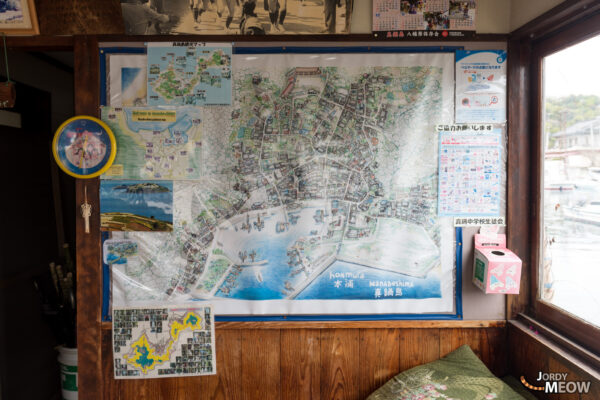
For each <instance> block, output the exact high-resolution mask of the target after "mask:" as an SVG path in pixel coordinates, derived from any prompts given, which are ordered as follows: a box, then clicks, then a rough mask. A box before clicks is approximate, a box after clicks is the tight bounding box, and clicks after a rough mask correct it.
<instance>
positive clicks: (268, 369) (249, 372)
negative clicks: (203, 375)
mask: <svg viewBox="0 0 600 400" xmlns="http://www.w3.org/2000/svg"><path fill="white" fill-rule="evenodd" d="M241 334H242V354H241V359H242V379H241V381H240V382H241V385H242V398H243V399H264V400H270V399H279V398H280V390H279V389H280V387H279V384H280V380H281V379H280V371H281V369H280V359H279V355H280V354H279V351H280V346H281V343H280V331H279V330H277V329H275V330H261V329H248V330H244V331H242V332H241ZM223 351H227V350H225V349H224V350H223ZM217 368H218V366H217ZM237 384H238V385H239V384H240V383H237Z"/></svg>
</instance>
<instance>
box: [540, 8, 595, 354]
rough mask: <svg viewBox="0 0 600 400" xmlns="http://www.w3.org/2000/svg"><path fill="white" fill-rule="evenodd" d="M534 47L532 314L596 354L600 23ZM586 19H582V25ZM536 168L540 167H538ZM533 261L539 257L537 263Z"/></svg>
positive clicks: (541, 42) (577, 27)
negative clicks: (536, 163) (535, 137)
mask: <svg viewBox="0 0 600 400" xmlns="http://www.w3.org/2000/svg"><path fill="white" fill-rule="evenodd" d="M596 19H597V18H590V19H589V20H588V21H587V22H588V23H589V24H590V27H591V29H590V28H589V27H588V28H587V29H584V27H583V26H581V25H578V26H576V27H571V28H568V29H566V30H564V31H562V32H560V34H558V35H554V36H550V37H548V38H546V39H543V40H540V41H539V42H537V43H534V45H533V60H534V63H533V65H532V79H533V82H534V83H536V82H537V83H538V85H535V84H534V89H533V99H532V100H533V102H532V106H533V110H539V111H538V113H537V116H539V120H537V121H536V120H535V118H534V121H533V122H534V123H533V126H534V130H535V131H537V133H538V135H539V136H538V138H539V142H538V143H539V146H536V151H539V153H538V154H539V169H537V170H534V172H533V173H534V174H537V173H539V176H538V177H537V178H536V179H538V181H537V182H538V185H536V186H537V187H538V188H539V189H538V192H537V193H538V194H539V202H538V203H537V204H536V206H537V207H538V210H539V211H538V213H537V214H538V215H539V220H538V223H539V225H538V226H539V230H538V235H537V236H538V237H537V243H538V244H539V246H538V251H537V254H536V255H535V256H534V257H533V258H532V261H534V264H533V266H534V268H535V267H537V270H535V271H534V274H533V282H534V284H535V285H536V286H535V288H536V289H537V292H536V293H534V296H535V297H533V298H532V300H533V306H534V307H533V308H534V311H535V316H536V318H537V319H539V320H540V321H542V322H545V323H548V324H549V325H551V326H553V327H554V328H555V329H556V330H558V331H560V332H562V333H563V334H565V335H566V336H568V337H570V338H572V339H574V340H575V341H577V342H579V343H581V344H583V345H584V346H585V347H586V348H588V349H590V350H592V351H594V352H596V353H597V354H600V340H599V338H600V75H599V74H598V73H597V71H598V69H597V64H598V60H600V24H598V23H597V21H596ZM585 25H587V24H585ZM538 171H541V173H540V172H538ZM536 259H537V262H535V261H536Z"/></svg>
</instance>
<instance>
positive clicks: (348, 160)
mask: <svg viewBox="0 0 600 400" xmlns="http://www.w3.org/2000/svg"><path fill="white" fill-rule="evenodd" d="M244 50H246V49H244ZM311 50H314V49H311ZM255 51H256V53H252V52H250V54H234V56H233V58H234V62H233V65H234V68H233V74H232V79H233V81H234V82H235V84H234V90H233V104H232V105H231V106H204V107H190V108H193V109H195V110H199V111H196V112H188V111H186V107H176V108H174V109H173V110H175V112H176V113H177V117H174V118H173V119H172V120H169V118H164V119H161V120H160V121H158V122H156V121H153V120H152V118H149V119H146V120H144V119H143V118H142V119H140V118H139V115H140V114H139V111H143V110H145V112H148V110H152V108H145V109H143V110H142V109H139V108H137V109H136V108H123V109H115V108H111V107H103V109H102V118H103V120H104V121H105V122H107V123H108V124H109V125H110V126H111V128H112V129H113V131H114V133H115V136H116V138H117V142H118V143H120V142H119V140H120V139H119V138H121V140H122V139H123V138H128V139H127V140H125V142H127V143H129V145H130V146H129V147H127V146H125V147H119V148H120V150H119V151H125V152H127V154H131V155H132V156H131V157H123V158H121V160H122V161H120V163H122V166H121V167H119V168H120V170H121V172H122V175H120V176H119V177H118V179H122V180H139V181H143V180H145V179H151V177H150V178H149V177H148V175H147V171H145V170H143V168H140V167H141V166H142V165H143V163H144V160H147V158H146V157H147V156H148V154H146V152H147V150H148V148H152V151H153V154H154V153H156V154H160V156H161V157H165V159H166V160H168V159H169V157H170V156H175V157H176V158H177V156H178V155H179V154H182V152H184V154H185V155H186V157H182V162H181V163H179V164H177V166H176V168H174V169H173V168H170V169H165V170H161V171H156V170H153V171H152V172H153V173H158V174H161V177H163V178H166V179H170V180H172V182H173V230H172V231H171V232H168V231H163V232H160V231H154V232H141V231H129V232H128V231H112V232H111V241H112V242H109V243H113V244H120V245H119V246H112V250H111V251H112V253H113V254H105V255H106V256H107V257H106V260H105V261H106V262H107V263H109V264H110V265H111V273H112V294H113V297H112V301H113V304H115V305H116V306H131V305H144V304H149V303H153V302H160V303H169V304H177V303H180V302H186V301H189V300H201V301H209V302H210V303H211V304H213V307H214V311H215V313H216V314H217V315H219V316H220V318H230V319H236V318H237V319H240V318H241V319H244V318H248V317H250V318H251V319H252V318H259V319H260V318H263V319H269V318H274V319H278V318H283V317H282V316H286V318H287V319H294V318H296V319H381V318H386V319H389V318H392V319H394V318H440V319H451V318H459V317H460V314H461V312H460V304H459V303H460V292H457V283H456V282H457V279H456V274H457V273H459V272H458V271H459V269H458V270H457V268H459V267H460V266H455V259H456V254H458V252H459V250H458V246H456V247H455V236H454V229H453V226H452V219H451V218H438V216H437V169H438V163H437V155H438V152H437V146H438V141H437V137H434V136H433V135H431V134H429V132H431V131H432V130H435V126H437V125H438V124H439V123H444V122H446V123H450V122H451V121H452V117H453V115H454V110H453V103H454V91H453V89H454V85H453V76H454V54H453V52H445V53H415V54H404V53H394V54H389V53H369V54H368V56H366V54H361V53H353V54H340V53H308V54H296V53H295V54H264V52H265V50H264V49H256V50H255ZM365 51H366V50H365ZM245 53H248V52H247V51H245ZM292 110H294V112H292ZM179 113H181V115H179ZM198 113H199V114H198ZM224 115H227V116H231V118H223V116H224ZM117 121H119V122H117ZM194 121H196V123H194ZM170 132H180V133H181V138H183V140H180V141H176V140H175V141H171V142H168V143H167V142H165V140H164V137H163V136H165V137H166V136H167V135H170ZM154 137H156V138H157V139H156V140H154V139H153V138H154ZM150 143H152V144H151V145H149V144H150ZM118 158H119V155H118V154H117V159H118ZM424 160H426V162H423V161H424ZM162 161H163V159H160V160H159V162H158V163H157V164H156V165H159V166H160V165H161V162H162ZM130 164H131V165H130ZM172 176H177V178H172ZM169 177H171V178H169ZM163 178H161V179H163ZM105 247H106V246H105ZM119 247H121V248H119ZM455 251H456V253H455ZM105 253H107V250H106V249H105ZM115 260H117V261H115Z"/></svg>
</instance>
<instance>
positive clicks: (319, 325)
mask: <svg viewBox="0 0 600 400" xmlns="http://www.w3.org/2000/svg"><path fill="white" fill-rule="evenodd" d="M505 326H506V320H503V319H502V320H467V321H462V320H387V321H382V320H378V321H217V323H216V324H215V327H216V328H217V329H219V328H221V329H286V330H288V329H291V330H297V329H335V328H339V329H349V328H357V329H362V328H369V329H383V328H400V329H407V328H419V329H425V328H504V327H505Z"/></svg>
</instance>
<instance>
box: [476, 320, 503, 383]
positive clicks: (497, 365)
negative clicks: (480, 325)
mask: <svg viewBox="0 0 600 400" xmlns="http://www.w3.org/2000/svg"><path fill="white" fill-rule="evenodd" d="M479 335H480V352H481V353H480V357H481V360H482V361H483V362H484V363H485V365H487V366H488V368H489V369H490V371H492V373H493V374H494V375H496V376H504V375H506V374H507V373H508V357H507V353H508V351H507V350H508V345H507V340H508V336H507V335H506V329H499V328H490V329H481V330H480V332H479Z"/></svg>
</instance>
